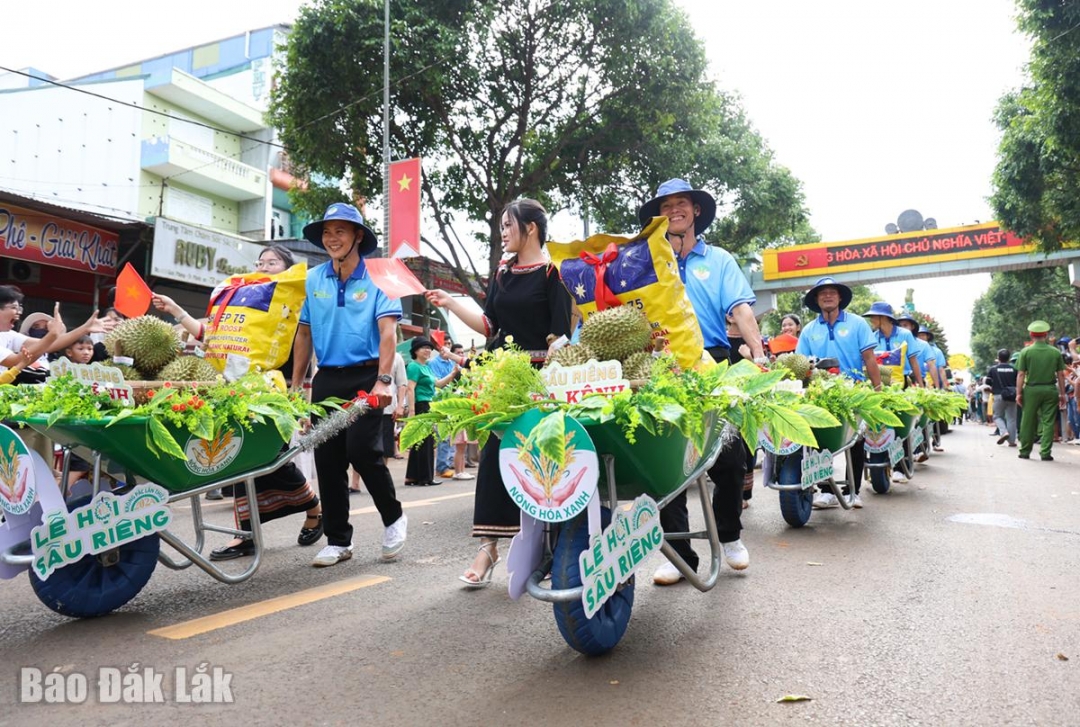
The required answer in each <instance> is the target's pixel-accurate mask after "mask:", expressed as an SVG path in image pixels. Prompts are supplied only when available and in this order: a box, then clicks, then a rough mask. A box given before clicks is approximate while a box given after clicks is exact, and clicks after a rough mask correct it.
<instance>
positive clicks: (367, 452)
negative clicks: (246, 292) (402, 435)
mask: <svg viewBox="0 0 1080 727" xmlns="http://www.w3.org/2000/svg"><path fill="white" fill-rule="evenodd" d="M304 237H305V238H306V239H307V240H308V241H309V242H311V243H312V244H314V245H318V246H319V247H321V248H323V249H324V250H326V252H327V254H328V255H329V256H330V260H329V262H325V263H323V264H322V265H317V266H315V267H314V268H312V269H311V270H309V271H308V275H307V283H306V289H307V295H306V298H305V300H304V306H303V308H301V310H300V325H299V326H298V328H297V331H296V340H295V342H294V344H293V358H294V366H293V380H292V384H293V387H294V388H299V387H300V386H301V385H303V383H304V376H305V375H306V373H307V368H308V364H309V362H310V361H311V352H312V349H313V348H314V351H315V355H316V356H317V358H318V360H319V371H318V373H317V374H316V375H315V379H314V380H313V381H312V385H311V398H312V400H313V401H322V400H323V399H326V398H327V397H331V396H337V397H340V398H342V399H351V398H353V397H354V396H355V395H356V392H357V391H361V390H362V391H367V392H370V393H371V394H374V395H375V396H377V397H378V399H379V406H377V407H372V408H371V410H370V411H369V412H368V413H366V414H364V415H363V416H361V417H358V418H357V419H356V420H355V421H354V422H353V423H352V424H350V425H349V426H348V428H347V429H346V430H345V431H343V432H340V433H339V434H337V435H335V436H334V437H332V438H331V439H329V440H327V441H326V442H324V443H322V444H320V445H319V446H318V447H317V448H316V449H315V470H316V472H317V473H318V476H319V497H320V498H321V499H322V503H323V529H324V532H325V533H326V542H327V545H326V547H324V548H323V549H322V550H321V551H320V552H319V554H318V555H317V556H316V557H315V560H314V562H313V563H312V565H315V566H331V565H334V564H335V563H340V562H341V561H343V560H348V559H349V558H351V557H352V526H351V525H350V524H349V475H348V468H349V465H350V464H351V465H352V467H353V469H355V470H356V472H357V473H358V474H359V475H360V478H361V479H362V480H363V481H364V485H365V487H367V491H368V492H369V493H370V494H371V499H372V501H373V502H374V503H375V507H376V509H377V510H378V511H379V515H380V516H381V517H382V521H383V526H384V527H385V531H384V533H383V543H382V558H383V560H392V559H394V558H396V557H397V555H398V553H399V552H401V549H402V548H403V547H404V546H405V536H406V527H407V525H408V520H407V518H406V517H405V515H404V513H403V512H402V510H401V503H400V502H398V500H397V497H396V494H395V492H394V481H393V480H392V479H391V477H390V470H389V469H387V467H386V460H385V458H384V455H385V454H386V453H384V452H383V444H382V407H384V406H386V405H387V404H389V403H390V399H391V390H390V385H391V384H392V383H393V378H392V376H391V373H392V371H393V367H394V345H395V343H396V341H397V336H396V334H397V323H398V320H400V318H401V303H400V302H399V301H396V300H390V299H389V298H387V297H386V295H385V294H384V293H383V292H382V291H381V290H379V289H378V288H377V287H376V286H375V284H374V283H372V281H371V276H370V275H369V274H368V271H367V268H366V267H365V265H364V255H367V254H370V253H372V252H374V251H375V248H376V247H378V242H377V240H376V239H375V233H373V232H372V231H371V230H370V229H368V227H367V225H365V224H364V218H363V216H362V215H361V214H360V211H359V210H357V209H356V208H355V207H353V206H352V205H351V204H344V203H338V204H332V205H330V206H329V207H328V208H327V209H326V214H325V215H324V216H323V218H322V219H321V220H318V221H316V222H312V223H311V224H309V225H308V226H306V227H305V228H304Z"/></svg>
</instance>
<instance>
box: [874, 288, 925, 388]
mask: <svg viewBox="0 0 1080 727" xmlns="http://www.w3.org/2000/svg"><path fill="white" fill-rule="evenodd" d="M863 318H869V319H870V326H871V327H872V328H873V329H874V335H875V336H876V337H877V343H876V345H875V346H874V350H875V351H877V352H878V353H885V352H887V351H896V350H899V348H900V347H901V346H902V345H903V344H905V343H906V344H907V356H905V357H904V376H905V377H908V376H910V377H911V379H912V380H913V381H914V382H915V384H916V385H918V386H922V385H923V378H922V366H921V365H920V364H919V354H918V351H917V350H916V349H917V348H918V344H917V343H916V342H915V336H913V335H912V333H911V331H909V330H907V329H906V328H901V327H900V326H898V325H896V314H895V313H893V307H892V306H891V305H889V304H888V303H886V302H885V301H883V300H879V301H876V302H875V303H874V304H873V305H871V306H870V310H868V311H866V312H865V313H863Z"/></svg>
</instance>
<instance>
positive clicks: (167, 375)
mask: <svg viewBox="0 0 1080 727" xmlns="http://www.w3.org/2000/svg"><path fill="white" fill-rule="evenodd" d="M217 375H218V371H217V369H215V368H214V367H213V366H211V365H210V364H209V363H207V361H206V359H203V358H200V357H198V356H181V357H180V358H178V359H176V360H175V361H173V362H172V363H170V364H168V365H167V366H165V367H164V368H163V369H161V371H159V372H158V375H157V376H158V378H159V379H161V380H162V381H213V380H214V379H216V378H217Z"/></svg>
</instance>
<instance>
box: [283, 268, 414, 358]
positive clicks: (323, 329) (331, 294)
mask: <svg viewBox="0 0 1080 727" xmlns="http://www.w3.org/2000/svg"><path fill="white" fill-rule="evenodd" d="M306 292H307V297H306V298H305V299H304V305H303V307H302V308H301V309H300V323H301V324H302V325H306V326H310V327H311V342H312V345H313V346H314V348H315V356H316V357H318V359H319V365H320V366H355V365H356V364H359V363H362V362H364V361H371V360H372V359H377V358H379V322H378V321H379V319H380V318H385V317H387V316H393V317H394V320H400V319H401V302H400V301H397V300H391V299H390V298H387V297H386V294H384V293H383V292H382V291H381V290H379V289H378V288H377V287H376V286H375V283H373V282H372V280H371V276H370V275H368V272H367V266H365V265H364V261H363V259H362V258H361V260H360V264H359V265H357V266H356V270H354V271H353V273H352V275H350V276H349V278H348V279H347V280H344V281H342V280H340V279H339V278H338V275H337V273H335V272H334V266H333V265H332V264H331V263H329V262H325V263H323V264H322V265H316V266H315V267H313V268H312V269H311V270H309V271H308V275H307V285H306Z"/></svg>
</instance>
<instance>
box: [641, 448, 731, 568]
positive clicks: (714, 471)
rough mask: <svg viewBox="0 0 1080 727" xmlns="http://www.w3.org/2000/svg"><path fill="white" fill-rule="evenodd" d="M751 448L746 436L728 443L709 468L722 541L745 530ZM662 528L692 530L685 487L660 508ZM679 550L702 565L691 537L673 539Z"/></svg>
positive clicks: (690, 562)
mask: <svg viewBox="0 0 1080 727" xmlns="http://www.w3.org/2000/svg"><path fill="white" fill-rule="evenodd" d="M746 452H747V448H746V445H745V444H744V443H743V440H742V437H736V438H734V439H732V440H731V441H730V442H728V443H727V444H725V445H724V448H723V449H721V450H720V456H719V457H717V458H716V463H715V464H713V466H712V467H711V468H710V469H709V479H711V480H712V481H713V485H714V487H713V501H712V508H713V515H715V516H716V529H717V533H718V534H719V536H720V542H721V543H730V542H732V541H734V540H738V539H739V533H740V532H742V517H741V515H742V492H743V475H745V474H746V466H747V457H746ZM660 527H662V528H663V529H664V532H665V533H676V532H677V533H685V532H687V531H688V530H689V529H690V513H689V511H688V510H687V508H686V491H685V490H684V491H683V492H682V493H680V494H679V496H678V497H676V498H675V499H674V500H672V501H671V502H670V503H668V505H667V507H665V508H664V509H663V510H661V511H660ZM668 542H670V543H671V547H672V548H674V549H675V552H676V553H678V554H679V555H680V556H681V557H682V559H683V560H685V561H686V564H687V565H689V566H690V567H691V568H693V569H694V570H697V567H698V555H697V553H695V552H694V549H693V548H692V547H691V546H690V541H689V540H671V541H668Z"/></svg>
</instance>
